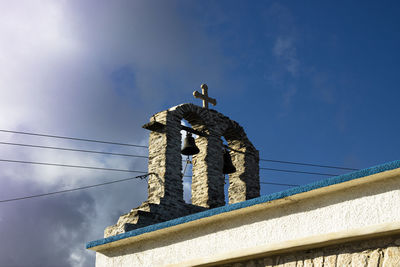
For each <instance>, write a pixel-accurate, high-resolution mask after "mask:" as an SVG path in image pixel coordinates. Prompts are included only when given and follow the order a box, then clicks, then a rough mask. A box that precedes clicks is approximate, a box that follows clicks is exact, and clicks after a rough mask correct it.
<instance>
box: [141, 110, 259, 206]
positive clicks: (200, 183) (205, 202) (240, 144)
mask: <svg viewBox="0 0 400 267" xmlns="http://www.w3.org/2000/svg"><path fill="white" fill-rule="evenodd" d="M182 119H185V120H187V121H188V122H189V123H190V124H191V125H192V127H193V129H195V130H197V131H201V132H203V133H205V135H206V136H199V137H198V138H197V139H196V145H197V146H198V147H199V149H200V153H199V154H197V155H194V156H193V179H192V204H193V205H196V206H201V207H205V208H214V207H218V206H222V205H224V204H225V198H224V176H223V174H222V167H223V154H222V153H223V146H222V140H221V137H222V136H223V137H225V139H226V140H227V142H228V145H229V147H230V148H232V150H231V152H230V153H231V156H232V161H233V164H234V166H235V167H236V170H237V172H235V173H233V174H231V175H229V184H230V186H229V203H231V204H232V203H236V202H240V201H244V200H247V199H250V198H254V197H257V196H259V192H260V186H259V174H258V170H259V169H258V168H259V167H258V162H259V156H258V151H257V150H256V149H255V147H254V146H253V144H252V143H251V142H250V141H249V139H248V138H247V136H246V134H245V132H244V130H243V128H242V127H241V126H240V125H239V124H238V123H237V122H235V121H233V120H231V119H229V118H228V117H226V116H224V115H222V114H221V113H219V112H217V111H215V110H210V109H205V108H202V107H199V106H196V105H194V104H182V105H179V106H176V107H173V108H170V109H168V110H165V111H162V112H159V113H157V114H155V115H153V116H152V118H151V122H157V123H159V124H161V125H164V128H163V130H160V131H152V132H151V133H150V139H149V172H152V173H156V174H157V175H154V176H152V177H151V178H150V179H149V201H154V202H157V203H159V201H160V199H161V198H165V199H168V200H171V201H183V185H182V177H181V172H182V167H181V165H180V160H181V155H180V144H181V139H180V130H181V126H180V121H181V120H182ZM161 183H162V184H161Z"/></svg>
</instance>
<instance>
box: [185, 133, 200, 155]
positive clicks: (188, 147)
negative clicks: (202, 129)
mask: <svg viewBox="0 0 400 267" xmlns="http://www.w3.org/2000/svg"><path fill="white" fill-rule="evenodd" d="M199 152H200V150H199V148H198V147H197V146H196V143H195V142H194V138H193V136H192V134H191V133H187V134H186V137H185V140H184V141H183V147H182V150H181V153H182V154H183V155H186V156H190V155H194V154H197V153H199Z"/></svg>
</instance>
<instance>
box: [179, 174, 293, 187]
mask: <svg viewBox="0 0 400 267" xmlns="http://www.w3.org/2000/svg"><path fill="white" fill-rule="evenodd" d="M183 177H184V178H188V177H190V178H192V176H188V175H185V176H183ZM225 181H229V179H225ZM260 184H270V185H283V186H300V185H298V184H283V183H272V182H260Z"/></svg>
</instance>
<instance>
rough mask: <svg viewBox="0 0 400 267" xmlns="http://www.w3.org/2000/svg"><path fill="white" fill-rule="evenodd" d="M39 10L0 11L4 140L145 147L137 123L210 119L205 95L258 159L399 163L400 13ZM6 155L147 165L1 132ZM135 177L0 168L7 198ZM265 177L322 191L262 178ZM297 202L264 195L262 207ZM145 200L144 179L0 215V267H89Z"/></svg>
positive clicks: (240, 6)
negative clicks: (191, 116)
mask: <svg viewBox="0 0 400 267" xmlns="http://www.w3.org/2000/svg"><path fill="white" fill-rule="evenodd" d="M39 2H40V3H39ZM39 2H38V1H28V0H27V1H24V0H17V1H8V0H0V113H1V114H2V115H1V116H0V130H12V131H24V132H33V133H43V134H51V135H62V136H71V137H78V138H89V139H98V140H108V141H114V142H122V143H131V144H141V145H147V139H148V132H146V130H144V129H142V128H141V125H143V124H144V123H146V122H148V120H149V118H150V117H151V115H152V114H154V113H156V112H159V111H161V110H164V109H167V108H169V107H171V106H175V105H177V104H180V103H187V102H193V103H196V104H199V105H200V104H201V103H200V101H198V100H195V99H193V97H192V92H193V90H196V89H197V90H198V89H199V87H200V84H202V83H207V84H208V86H209V93H210V95H211V96H212V97H215V98H216V99H217V101H218V105H217V106H216V109H217V110H218V111H220V112H222V113H223V114H225V115H227V116H229V117H231V118H232V119H234V120H236V121H237V122H239V123H240V124H241V125H242V126H244V128H245V130H246V132H247V134H248V136H249V138H250V140H251V141H252V142H253V143H254V145H255V146H256V147H257V148H258V149H259V150H260V155H261V158H263V159H274V160H283V161H296V162H305V163H313V164H323V165H334V166H344V167H350V168H367V167H370V166H373V165H377V164H380V163H384V162H388V161H393V160H397V159H399V156H398V148H399V147H400V139H399V138H398V133H399V132H400V124H399V123H398V117H399V115H400V105H399V98H400V90H399V84H400V75H399V74H400V73H399V72H400V53H399V52H398V48H399V47H400V35H399V34H400V17H399V16H398V14H399V12H400V10H399V9H400V7H399V4H398V3H397V1H362V2H355V1H307V2H303V1H251V2H249V1H232V0H230V1H223V0H221V1H173V0H169V1H153V0H152V1H138V0H137V1H119V0H116V1H101V0H100V1H99V0H98V1H90V0H87V1H77V0H76V1H74V0H71V1H64V0H59V1H55V0H54V1H51V0H41V1H39ZM0 142H12V143H24V144H34V145H42V146H57V147H69V148H77V149H90V150H98V151H105V152H114V153H129V154H137V155H147V150H146V149H144V148H133V147H123V146H113V145H106V144H100V143H88V142H79V141H72V140H62V139H54V138H44V137H38V136H28V135H19V134H12V133H6V132H0ZM0 153H1V154H0V159H2V160H4V159H6V160H22V161H35V162H48V163H58V164H72V165H85V166H96V167H104V168H118V169H131V170H141V171H146V170H147V162H146V159H143V158H131V157H122V156H107V155H96V154H90V153H78V152H68V151H59V150H58V151H56V150H50V149H39V148H28V147H19V146H12V145H5V144H0ZM261 165H262V167H267V168H279V169H286V170H300V171H308V172H323V173H329V174H341V173H346V171H345V170H335V169H324V168H310V167H307V168H306V167H305V166H294V165H287V164H276V163H275V164H273V163H270V162H262V163H261ZM347 172H348V171H347ZM132 175H133V174H130V173H120V172H112V171H100V170H86V169H75V168H66V167H65V168H62V167H54V166H39V165H32V164H19V163H10V162H0V200H5V199H10V198H17V197H23V196H28V195H35V194H41V193H47V192H53V191H58V190H63V189H68V188H74V187H80V186H85V185H91V184H97V183H102V182H107V181H111V180H116V179H123V178H127V177H131V176H132ZM260 177H261V179H262V181H264V182H275V183H289V184H306V183H310V182H312V181H315V180H319V179H323V178H324V176H318V175H301V174H295V173H283V172H272V171H266V170H263V171H261V173H260ZM186 187H188V184H186ZM286 188H288V187H286V186H276V185H267V184H263V185H262V194H268V193H271V192H276V191H280V190H285V189H286ZM146 190H147V185H146V181H142V180H134V181H129V182H124V183H116V184H113V185H108V186H104V187H98V188H93V189H88V190H82V191H76V192H73V193H65V194H60V195H54V196H49V197H42V198H35V199H28V200H20V201H13V202H0V239H1V240H2V242H1V245H0V246H1V247H0V266H5V267H8V266H94V262H95V261H94V253H93V252H91V251H87V250H85V243H86V242H88V241H92V240H96V239H99V238H101V237H102V236H103V230H104V228H105V227H106V226H108V225H111V224H114V223H115V222H116V221H117V219H118V217H119V215H121V214H122V213H124V212H128V211H129V210H130V209H131V208H135V207H136V206H138V205H139V204H140V203H141V202H142V201H144V200H145V199H146V196H147V192H146Z"/></svg>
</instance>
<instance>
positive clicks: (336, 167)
mask: <svg viewBox="0 0 400 267" xmlns="http://www.w3.org/2000/svg"><path fill="white" fill-rule="evenodd" d="M260 161H267V162H274V163H284V164H294V165H303V166H311V167H320V168H330V169H339V170H349V171H357V170H358V169H353V168H346V167H338V166H329V165H319V164H311V163H302V162H294V161H284V160H274V159H260Z"/></svg>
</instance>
